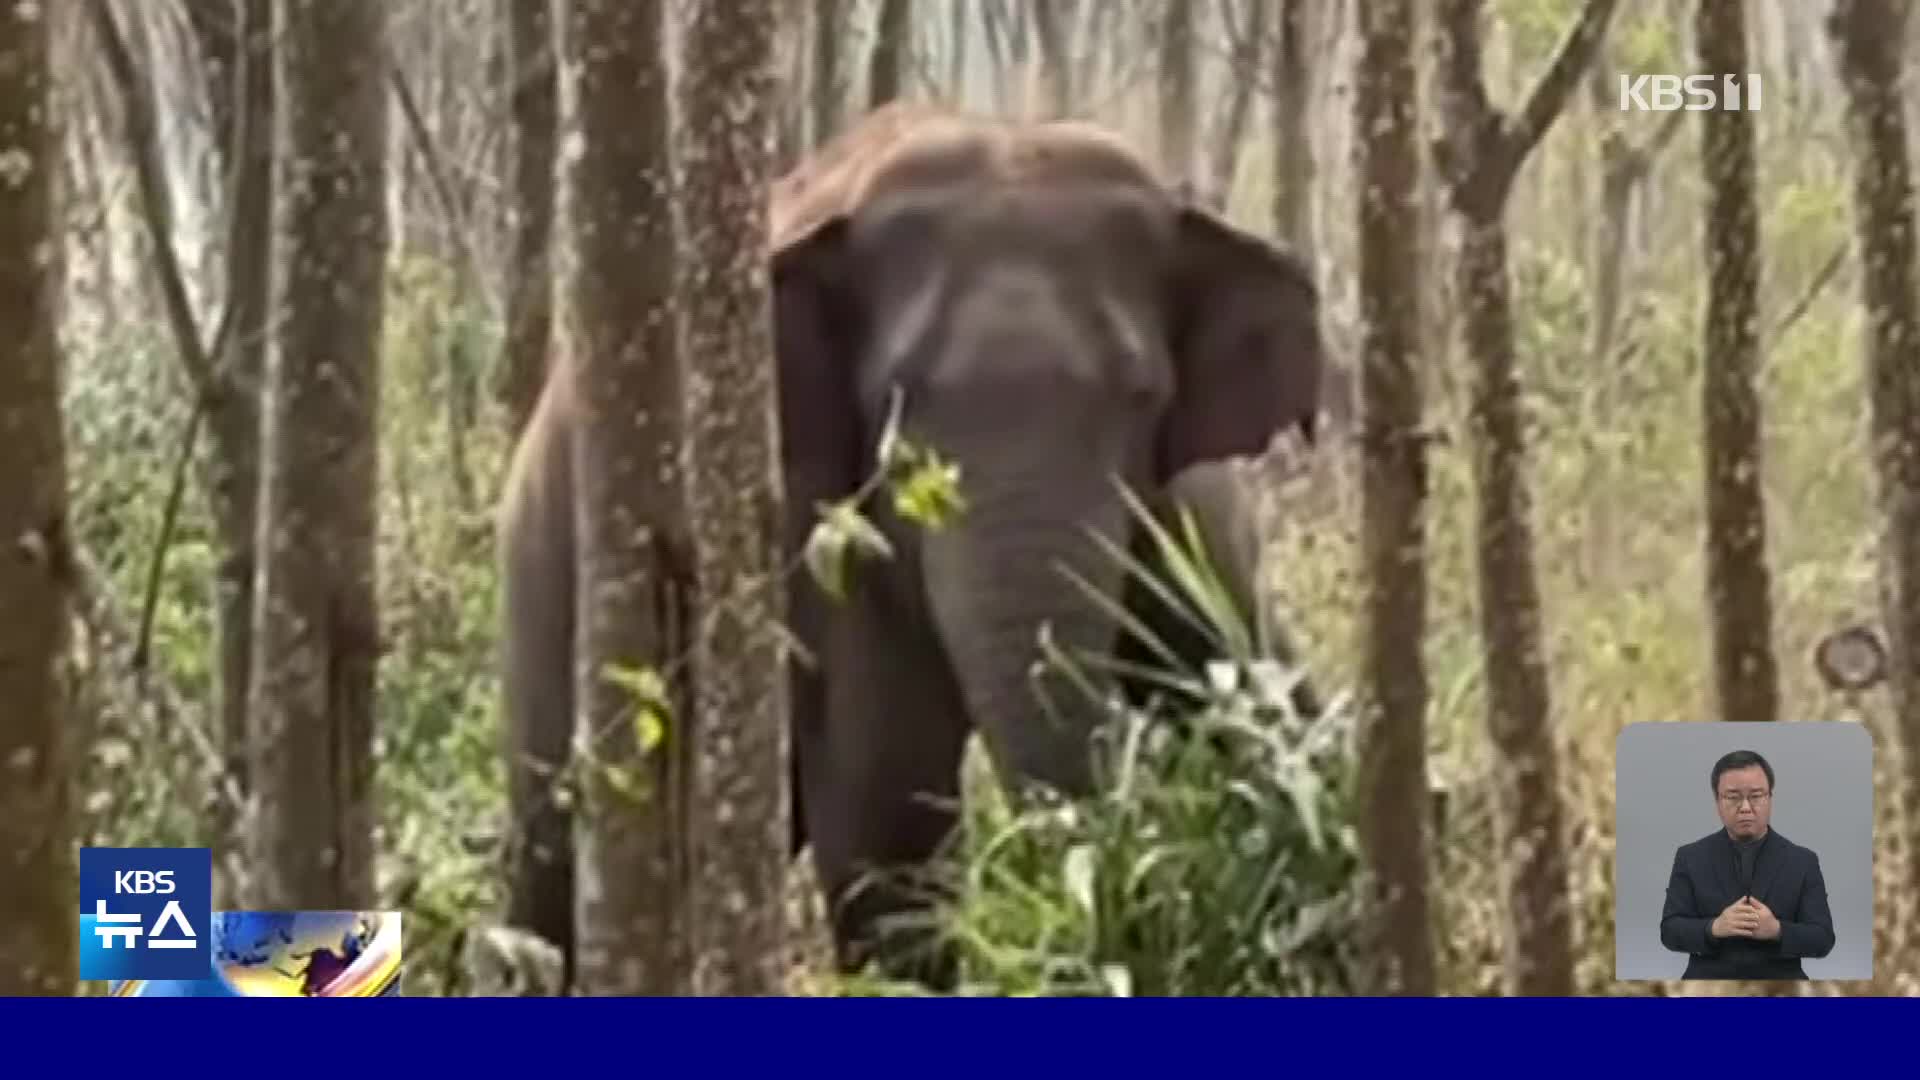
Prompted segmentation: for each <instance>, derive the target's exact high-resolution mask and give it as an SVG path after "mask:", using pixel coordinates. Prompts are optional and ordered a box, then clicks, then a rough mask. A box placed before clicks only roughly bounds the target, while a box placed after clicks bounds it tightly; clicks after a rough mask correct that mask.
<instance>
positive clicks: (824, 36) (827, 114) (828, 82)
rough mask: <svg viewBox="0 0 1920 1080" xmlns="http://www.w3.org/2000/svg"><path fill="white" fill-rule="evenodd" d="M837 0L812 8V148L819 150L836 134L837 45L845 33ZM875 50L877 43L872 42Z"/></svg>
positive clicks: (841, 93) (840, 94) (840, 89)
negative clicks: (874, 44)
mask: <svg viewBox="0 0 1920 1080" xmlns="http://www.w3.org/2000/svg"><path fill="white" fill-rule="evenodd" d="M847 21H848V20H847V18H846V13H845V11H843V10H842V8H841V4H840V0H817V2H816V3H815V4H814V7H813V88H812V89H813V140H812V143H813V147H814V148H815V149H819V148H820V147H822V146H824V145H826V144H827V143H828V142H829V141H831V140H832V139H833V137H834V136H835V135H837V134H839V132H840V124H841V120H840V106H841V103H842V102H844V101H845V100H846V87H844V86H842V85H841V81H842V80H841V73H840V67H841V64H840V42H841V39H842V38H843V36H844V35H845V34H846V32H847ZM875 47H876V48H878V44H877V43H876V46H875Z"/></svg>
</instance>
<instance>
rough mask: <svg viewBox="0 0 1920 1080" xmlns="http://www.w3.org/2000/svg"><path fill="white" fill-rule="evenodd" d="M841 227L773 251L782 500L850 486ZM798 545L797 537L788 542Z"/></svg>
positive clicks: (850, 325) (852, 334)
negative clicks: (783, 480) (784, 490)
mask: <svg viewBox="0 0 1920 1080" xmlns="http://www.w3.org/2000/svg"><path fill="white" fill-rule="evenodd" d="M846 235H847V222H846V219H845V218H843V217H834V218H829V219H827V220H826V221H825V222H823V223H821V224H819V225H817V226H814V227H813V228H811V229H808V230H806V231H805V232H803V233H801V234H800V235H799V236H797V237H796V238H794V239H793V240H791V241H790V242H788V243H786V244H784V245H782V246H781V247H779V248H777V249H776V250H775V251H774V252H773V257H772V285H773V315H774V350H775V354H776V356H777V357H778V361H777V362H778V365H779V379H778V382H779V394H780V427H781V444H782V453H783V461H784V465H785V469H786V480H787V498H788V500H789V503H790V504H791V505H792V506H793V507H794V509H796V510H798V511H800V512H801V513H803V514H806V515H808V516H809V517H810V516H811V514H812V511H813V507H814V504H816V503H818V502H822V501H830V500H833V499H838V498H840V497H842V496H845V495H848V494H851V493H852V492H853V491H854V489H855V487H856V486H857V485H858V482H859V480H858V472H859V457H860V447H859V421H858V417H857V414H856V413H855V410H854V404H855V398H854V389H853V372H852V360H851V358H852V357H853V356H855V355H857V352H856V350H857V348H858V341H857V334H858V333H859V329H858V327H859V317H860V316H859V312H858V310H857V308H856V306H855V304H854V303H853V300H852V293H851V290H850V289H849V288H848V284H849V282H848V276H847V273H846V266H845V263H846V258H845V249H846ZM800 540H804V533H803V534H802V535H801V536H799V537H796V538H793V541H800Z"/></svg>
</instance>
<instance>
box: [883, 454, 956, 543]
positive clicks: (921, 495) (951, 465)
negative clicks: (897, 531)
mask: <svg viewBox="0 0 1920 1080" xmlns="http://www.w3.org/2000/svg"><path fill="white" fill-rule="evenodd" d="M920 458H921V460H920V462H919V464H918V465H916V466H915V467H914V468H913V470H912V471H911V472H909V473H908V474H907V475H906V476H905V477H903V478H901V480H900V481H899V482H898V483H896V484H895V485H894V489H893V509H894V512H895V513H897V514H899V515H900V516H901V517H903V518H905V519H907V520H908V521H912V522H915V523H917V524H919V525H920V526H922V527H923V528H926V529H927V530H929V531H932V532H938V531H940V530H941V529H944V528H946V527H947V525H948V524H950V523H951V522H952V521H953V519H954V518H957V517H959V516H960V515H961V514H963V513H965V512H966V508H967V503H966V499H965V497H963V496H962V495H961V494H960V466H959V464H958V463H955V462H949V461H944V460H942V459H941V458H940V456H939V455H938V454H936V453H934V452H932V451H930V450H929V451H922V452H921V454H920Z"/></svg>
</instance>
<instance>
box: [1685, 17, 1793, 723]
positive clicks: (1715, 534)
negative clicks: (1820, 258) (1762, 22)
mask: <svg viewBox="0 0 1920 1080" xmlns="http://www.w3.org/2000/svg"><path fill="white" fill-rule="evenodd" d="M1742 7H1743V0H1699V6H1698V8H1696V10H1695V19H1694V40H1695V42H1696V43H1697V47H1698V49H1699V51H1700V66H1699V70H1700V71H1701V72H1702V73H1704V74H1709V75H1712V76H1714V77H1715V79H1720V78H1722V77H1723V76H1724V75H1732V76H1734V77H1736V78H1738V79H1740V80H1741V81H1742V82H1745V81H1746V73H1747V72H1748V71H1750V70H1751V67H1750V65H1749V64H1748V62H1747V38H1746V33H1747V31H1746V15H1745V12H1744V11H1743V10H1742ZM1700 122H1701V125H1702V126H1701V133H1702V141H1701V146H1700V160H1701V165H1702V168H1703V170H1704V173H1705V176H1704V179H1705V181H1706V188H1707V227H1706V234H1705V236H1704V240H1705V242H1706V252H1705V254H1706V264H1707V313H1706V328H1705V341H1704V343H1703V344H1704V347H1705V350H1706V354H1705V359H1706V363H1705V376H1704V378H1703V379H1702V382H1701V418H1702V422H1703V424H1704V428H1705V434H1706V465H1707V468H1706V477H1705V480H1706V489H1707V490H1706V499H1707V538H1706V540H1707V552H1706V554H1707V603H1708V606H1709V608H1710V609H1711V612H1712V619H1713V672H1714V687H1715V691H1716V699H1717V702H1718V705H1719V713H1720V719H1722V720H1774V719H1777V718H1778V715H1779V711H1780V696H1779V694H1780V691H1779V676H1778V673H1777V671H1776V669H1775V664H1774V656H1773V601H1772V596H1771V589H1772V586H1771V584H1770V582H1769V580H1768V578H1769V574H1768V571H1767V524H1766V505H1765V502H1764V490H1763V488H1762V485H1761V475H1762V467H1763V462H1762V460H1761V455H1760V422H1761V419H1760V395H1759V390H1758V387H1757V385H1756V383H1757V381H1758V378H1759V371H1758V369H1759V363H1760V345H1759V326H1758V323H1759V310H1758V305H1757V299H1758V295H1759V291H1760V226H1759V218H1758V211H1757V209H1756V206H1755V197H1754V149H1753V120H1752V118H1751V115H1750V114H1749V113H1747V112H1745V111H1732V110H1725V109H1709V110H1706V111H1704V112H1702V113H1701V114H1700Z"/></svg>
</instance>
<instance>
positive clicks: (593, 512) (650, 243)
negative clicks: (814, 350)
mask: <svg viewBox="0 0 1920 1080" xmlns="http://www.w3.org/2000/svg"><path fill="white" fill-rule="evenodd" d="M667 10H668V5H667V4H666V3H665V2H663V0H645V2H641V3H636V2H633V0H571V2H569V3H568V5H567V17H568V19H569V25H568V27H567V31H566V40H567V45H568V49H569V52H570V53H571V55H570V56H569V57H568V65H567V66H568V68H569V70H570V71H572V72H573V73H574V77H575V78H577V79H578V80H579V82H578V85H577V87H576V91H575V93H574V95H573V98H574V101H575V102H576V104H577V108H578V114H577V116H576V117H575V118H574V121H573V124H574V132H573V135H574V137H575V138H576V139H577V140H578V143H579V146H580V152H579V153H578V154H577V155H576V156H575V157H574V158H573V159H572V166H571V169H570V170H569V173H568V177H567V184H568V186H569V192H568V195H569V204H570V207H571V211H572V213H571V220H570V221H569V222H568V226H569V231H570V240H571V245H572V249H573V251H572V256H571V258H570V260H569V263H570V276H569V280H568V281H567V283H566V287H565V290H564V295H565V297H566V308H567V309H566V312H565V327H566V331H567V333H566V341H567V344H566V353H567V356H568V358H569V362H570V363H571V364H572V365H573V371H572V378H573V380H574V390H573V393H574V399H575V402H576V407H577V409H578V416H579V427H578V430H577V433H576V438H575V442H574V474H575V476H576V477H577V478H578V483H577V484H576V485H575V490H574V498H575V499H576V506H577V509H576V511H575V520H576V521H578V522H579V534H578V536H579V541H578V542H579V545H580V547H579V557H580V563H579V574H578V584H577V586H576V587H577V589H578V595H579V603H580V609H579V620H578V623H577V626H578V631H577V640H578V644H577V649H578V655H579V661H578V663H577V666H576V669H575V678H576V679H577V682H576V687H575V701H576V702H577V704H576V706H575V708H576V719H575V725H576V740H577V743H576V744H578V743H579V742H585V743H586V744H587V754H586V756H585V759H584V761H583V762H582V763H581V773H580V790H581V795H582V798H581V815H580V818H579V821H580V827H579V828H577V829H576V836H577V837H578V845H579V848H578V854H577V856H576V863H575V865H576V867H577V869H578V874H579V891H578V894H577V898H576V900H575V927H576V932H577V935H578V947H577V954H578V960H577V978H578V986H579V989H580V991H581V992H583V993H586V994H593V995H627V994H646V995H658V994H674V993H679V992H681V991H683V990H684V989H685V988H686V987H685V980H684V970H685V968H684V964H685V957H684V955H683V954H684V951H685V947H686V945H687V944H688V941H687V937H686V935H687V931H688V927H687V925H686V923H685V919H686V915H687V910H686V907H685V874H686V872H687V866H686V857H687V853H686V850H685V835H686V833H685V830H686V818H685V813H686V800H687V784H688V781H689V777H688V775H687V769H688V764H689V757H688V755H689V753H690V745H689V739H690V737H691V735H692V733H691V732H689V731H688V730H685V728H684V725H685V724H686V722H687V721H688V718H689V717H691V715H692V710H691V708H689V707H686V702H688V701H689V700H690V699H691V694H690V692H689V691H688V689H687V685H686V684H687V682H688V680H687V679H686V678H684V677H682V676H684V672H683V671H682V670H681V669H680V666H679V665H680V662H681V659H682V658H683V657H684V656H685V654H686V653H687V651H688V649H689V648H690V642H689V637H690V633H689V628H688V626H687V625H686V623H687V613H688V612H689V611H690V610H692V589H693V586H692V580H691V577H692V573H693V569H692V555H691V553H690V552H689V551H688V541H687V538H686V537H685V535H684V531H683V524H684V522H685V519H686V518H685V514H686V503H685V496H684V492H683V488H682V480H681V470H680V466H679V453H680V446H681V430H680V428H681V425H680V408H681V406H680V402H681V388H680V387H681V379H680V368H679V364H680V360H679V350H678V348H677V337H676V323H675V318H674V314H673V310H672V308H671V306H670V304H671V302H672V300H673V290H674V284H675V282H674V261H675V252H676V250H678V249H677V247H676V243H675V232H674V227H673V216H672V215H673V203H672V198H673V194H672V190H673V184H672V178H671V176H670V174H669V172H668V166H669V158H668V141H667V140H668V130H669V128H668V120H669V117H670V113H669V100H668V96H667V94H668V86H667V68H666V54H665V53H664V51H663V50H662V37H663V34H664V29H665V27H664V20H665V18H666V12H667ZM616 672H626V673H630V674H636V675H638V676H642V677H645V682H646V683H652V682H654V681H655V680H656V679H657V680H658V681H659V682H660V683H661V684H662V685H661V686H660V687H659V688H658V689H657V696H659V697H661V698H664V699H665V700H664V701H662V702H659V703H656V705H655V707H656V708H657V709H658V711H659V712H660V713H662V714H664V715H663V716H662V717H661V719H662V720H663V722H664V724H665V726H666V730H665V732H664V743H663V744H661V746H663V747H664V752H659V750H660V747H655V746H653V745H651V744H643V742H642V741H641V738H640V735H641V732H640V731H639V730H637V729H638V728H639V727H640V726H641V725H639V724H637V723H636V719H635V718H636V715H638V714H637V712H636V710H638V709H640V708H641V707H642V705H643V704H644V703H643V702H642V701H640V700H639V699H638V695H637V694H636V693H635V686H636V684H635V682H634V680H633V679H618V678H617V676H616V674H615V673H616ZM639 688H640V689H642V690H648V689H650V688H649V687H648V686H646V685H644V684H641V685H639Z"/></svg>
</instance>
